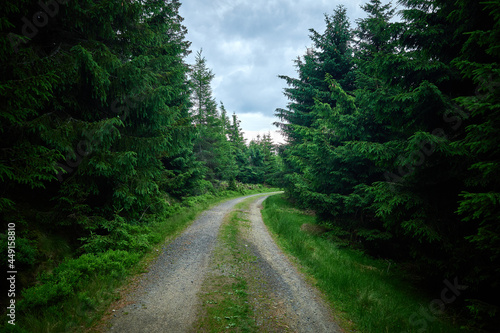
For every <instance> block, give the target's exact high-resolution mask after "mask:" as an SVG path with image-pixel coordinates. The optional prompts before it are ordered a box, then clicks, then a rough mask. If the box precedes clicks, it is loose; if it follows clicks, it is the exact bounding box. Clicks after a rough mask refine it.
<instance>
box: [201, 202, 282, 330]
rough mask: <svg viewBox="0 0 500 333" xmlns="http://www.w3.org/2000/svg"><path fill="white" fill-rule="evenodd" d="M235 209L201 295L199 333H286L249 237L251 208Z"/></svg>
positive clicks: (222, 232) (221, 235) (224, 227)
mask: <svg viewBox="0 0 500 333" xmlns="http://www.w3.org/2000/svg"><path fill="white" fill-rule="evenodd" d="M254 200H256V198H250V199H247V200H245V201H243V202H241V203H239V204H237V205H236V206H235V210H234V211H233V212H232V213H230V214H228V215H227V216H226V219H225V221H224V223H223V225H222V226H221V230H220V233H219V237H218V242H217V246H216V248H215V250H214V252H213V256H212V259H211V262H210V271H209V273H208V274H207V277H206V279H205V282H204V284H203V286H202V289H201V291H200V302H201V304H200V308H199V310H198V314H197V321H196V322H195V325H194V331H195V332H210V333H216V332H284V331H286V330H284V329H285V328H286V324H285V323H284V322H283V321H282V320H281V319H279V318H278V316H276V313H275V312H276V311H275V310H273V308H272V305H270V303H269V301H270V300H269V290H268V286H267V284H266V281H265V279H264V278H263V277H262V274H261V272H260V268H259V265H258V264H257V262H258V260H259V259H258V258H257V257H256V256H255V255H253V254H252V251H251V250H250V248H249V247H248V245H247V243H248V241H247V240H246V238H245V233H246V231H247V230H249V228H250V222H249V220H248V219H247V217H248V216H247V210H248V207H249V205H250V204H251V203H252V202H253V201H254Z"/></svg>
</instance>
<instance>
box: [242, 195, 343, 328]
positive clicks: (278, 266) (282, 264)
mask: <svg viewBox="0 0 500 333" xmlns="http://www.w3.org/2000/svg"><path fill="white" fill-rule="evenodd" d="M265 199H266V197H263V198H259V199H257V200H256V201H254V202H252V204H251V205H250V209H249V212H248V217H249V220H250V225H251V227H250V230H249V231H248V232H247V234H246V238H247V240H248V242H249V246H250V247H251V249H252V252H253V254H254V255H255V256H256V257H257V258H258V259H257V262H258V264H259V266H260V270H259V271H260V275H261V276H260V279H261V280H262V281H265V285H266V289H267V290H266V291H265V292H266V294H267V297H268V298H269V299H271V303H272V304H271V307H272V308H275V309H276V308H281V309H280V310H275V313H279V314H280V317H281V318H279V319H280V320H283V321H285V322H286V324H287V325H286V326H287V327H288V328H289V329H288V330H287V331H291V332H311V333H319V332H325V333H326V332H328V333H335V332H342V330H341V329H340V327H339V326H338V325H337V324H336V323H335V322H334V321H333V317H332V315H331V310H330V308H329V306H327V305H326V303H325V302H324V301H323V300H322V299H321V297H320V294H319V292H318V291H317V290H316V289H315V288H313V287H312V286H310V285H309V284H308V283H307V282H306V281H305V280H304V278H303V277H302V275H301V274H300V273H299V272H298V271H297V269H296V268H295V267H294V266H293V265H292V264H291V263H290V261H289V260H288V258H287V257H286V256H285V255H284V254H283V252H282V251H281V250H280V249H279V248H278V246H277V245H276V243H275V242H274V240H273V239H272V237H271V236H270V234H269V231H268V230H267V227H266V226H265V224H264V222H263V221H262V216H261V212H260V210H261V208H262V206H261V205H262V202H263V201H264V200H265Z"/></svg>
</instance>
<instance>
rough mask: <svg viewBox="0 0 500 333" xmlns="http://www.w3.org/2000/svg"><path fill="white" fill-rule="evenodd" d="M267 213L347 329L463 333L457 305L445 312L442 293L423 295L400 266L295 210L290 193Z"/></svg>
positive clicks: (270, 202)
mask: <svg viewBox="0 0 500 333" xmlns="http://www.w3.org/2000/svg"><path fill="white" fill-rule="evenodd" d="M262 215H263V219H264V223H265V224H266V225H267V226H268V228H269V230H270V232H271V233H272V234H273V236H274V238H275V240H276V242H277V243H278V245H279V246H280V247H281V248H282V249H283V250H284V251H285V252H287V253H288V254H289V255H291V256H293V257H295V258H297V260H296V262H297V263H298V266H299V267H300V269H302V270H303V271H304V272H305V273H306V275H307V276H309V277H310V278H311V281H313V282H314V284H316V285H317V287H318V288H319V289H320V290H321V291H322V292H323V293H324V294H325V295H326V297H327V299H328V301H329V302H330V304H331V305H332V307H333V309H334V313H335V316H336V318H337V319H338V320H339V324H340V325H341V326H342V327H343V328H344V329H346V330H347V331H349V332H374V333H381V332H429V333H431V332H436V333H437V332H441V333H449V332H459V331H462V332H463V330H462V329H461V324H460V321H458V319H459V315H458V314H456V313H454V312H453V310H452V307H451V306H452V305H453V304H450V306H448V305H446V307H445V308H444V309H443V310H444V311H441V310H442V309H441V308H440V307H439V306H436V304H437V303H436V301H434V300H435V299H440V298H441V295H442V294H441V291H438V292H437V293H436V294H435V295H432V294H429V295H425V294H422V292H421V291H420V290H419V289H418V288H417V287H416V286H415V285H414V284H412V283H411V281H410V280H408V279H407V276H405V274H404V273H403V272H402V271H401V270H399V267H398V265H396V264H394V263H391V262H388V261H386V260H382V259H374V258H372V257H370V256H369V255H366V254H364V253H363V252H362V251H359V250H354V249H352V248H350V247H348V246H346V243H345V242H344V241H342V240H341V239H339V238H337V237H336V236H334V235H333V233H332V232H331V230H330V231H328V229H326V228H325V227H323V226H320V225H318V224H317V217H316V216H314V215H313V214H311V212H306V211H301V210H298V209H296V208H294V206H293V205H292V204H291V203H290V202H288V201H287V200H286V199H285V197H284V195H274V196H271V197H269V198H267V199H266V200H265V201H264V209H263V211H262ZM445 287H446V286H445V285H443V288H445ZM447 297H449V295H447ZM433 301H434V302H433ZM435 303H436V304H435ZM457 321H458V322H457ZM468 331H469V332H470V331H471V330H468Z"/></svg>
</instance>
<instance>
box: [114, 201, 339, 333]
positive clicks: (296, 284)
mask: <svg viewBox="0 0 500 333" xmlns="http://www.w3.org/2000/svg"><path fill="white" fill-rule="evenodd" d="M257 195H258V194H257ZM252 196H256V195H251V196H245V197H241V198H237V199H233V200H229V201H226V202H224V203H222V204H220V205H218V206H216V207H214V208H212V209H210V210H207V211H205V212H204V213H203V214H202V215H200V216H199V217H198V219H196V221H195V222H194V223H193V224H192V225H191V226H190V227H189V228H187V229H186V231H185V232H184V233H183V234H182V235H180V236H179V237H178V238H176V239H175V240H174V241H173V242H172V243H171V244H169V245H168V246H167V247H166V248H165V250H164V251H163V253H161V254H160V256H159V257H158V259H157V260H156V262H155V263H154V264H152V265H151V266H150V268H149V271H148V273H146V274H145V276H144V278H143V279H142V280H141V281H140V283H139V287H138V288H137V289H136V290H135V291H134V292H132V293H131V294H130V295H128V296H127V298H128V300H129V302H128V304H129V305H127V306H125V307H123V308H122V309H120V310H117V311H116V312H115V316H114V317H113V318H112V319H111V325H112V326H111V329H110V331H109V332H120V333H121V332H126V333H129V332H130V333H133V332H151V333H153V332H168V333H170V332H172V333H175V332H189V331H190V330H192V328H191V327H192V325H193V323H194V321H195V319H196V310H197V308H198V307H199V305H200V304H199V303H200V302H199V298H198V295H197V294H198V293H199V292H200V288H201V286H202V284H203V281H204V278H205V275H206V273H207V271H209V267H208V265H209V263H210V256H211V253H212V250H213V249H214V246H215V243H216V241H217V234H218V231H219V227H220V225H221V223H222V221H223V219H224V216H225V215H226V214H228V213H229V212H231V211H232V209H233V207H234V205H235V204H237V203H239V202H241V201H243V200H244V199H246V198H249V197H252ZM266 197H267V196H265V197H261V198H259V199H257V200H256V201H255V202H253V203H252V204H251V206H250V211H249V219H250V222H251V228H250V229H249V230H247V231H246V232H245V238H246V240H247V241H248V245H249V247H250V249H251V251H252V252H253V254H254V255H255V256H257V258H258V259H257V264H258V265H259V272H260V273H259V274H261V275H262V280H263V281H266V283H265V284H263V285H265V286H266V288H269V290H268V295H269V300H270V301H271V302H272V303H273V304H274V306H275V307H277V306H279V307H281V308H282V309H281V310H282V311H280V312H282V313H283V315H282V317H283V318H285V320H286V322H287V326H288V327H289V328H290V330H291V331H294V332H315V333H317V332H332V333H334V332H341V330H340V328H339V327H338V326H337V325H336V324H335V323H334V322H333V319H332V317H331V314H330V310H329V307H328V306H327V305H326V304H325V303H324V302H323V301H322V299H321V298H320V297H319V294H318V292H317V291H316V290H315V289H314V288H312V287H311V286H310V285H308V284H307V283H306V282H305V281H304V279H303V278H302V276H301V275H300V273H298V271H297V270H296V269H295V267H294V266H293V265H292V264H291V263H290V262H289V260H288V259H287V257H286V256H285V255H284V254H283V253H282V252H281V250H280V249H279V248H278V247H277V246H276V244H275V243H274V241H273V239H272V238H271V236H270V235H269V232H268V231H267V228H266V227H265V225H264V224H263V222H262V217H261V214H260V208H259V207H260V205H261V203H262V201H263V200H264V199H265V198H266ZM290 330H286V331H290Z"/></svg>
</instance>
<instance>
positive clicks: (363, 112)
mask: <svg viewBox="0 0 500 333" xmlns="http://www.w3.org/2000/svg"><path fill="white" fill-rule="evenodd" d="M400 4H401V5H402V6H403V8H402V10H401V11H400V15H401V16H400V19H401V20H402V21H401V22H395V20H394V14H395V13H396V12H395V9H394V8H393V7H392V5H390V4H387V5H383V4H382V2H381V1H379V0H370V1H368V3H366V4H365V5H363V6H362V8H363V9H364V10H365V12H366V14H367V16H366V17H365V18H363V19H359V20H358V21H357V22H356V23H357V27H356V29H355V30H351V28H350V27H349V25H348V24H347V23H345V10H342V9H337V10H336V11H335V13H334V15H333V16H331V17H330V16H327V20H326V22H325V23H326V29H325V33H324V34H318V33H316V32H313V34H312V35H311V40H312V42H313V45H314V48H312V49H310V50H308V52H307V54H306V55H305V56H304V57H303V60H302V59H300V58H299V59H298V60H297V61H296V64H297V71H298V78H297V79H295V78H290V77H282V78H283V79H285V80H286V82H287V84H288V87H287V88H285V95H286V96H287V97H288V98H289V99H290V103H289V105H288V108H287V109H277V111H276V115H277V116H278V117H279V118H280V119H281V121H282V122H281V123H278V125H279V126H280V127H281V129H282V130H283V133H284V135H285V136H286V139H287V145H286V146H285V147H283V148H282V149H281V150H280V155H281V157H282V159H283V163H284V168H283V170H284V176H283V178H284V185H285V188H286V192H287V194H288V195H289V196H290V197H291V198H292V199H293V200H294V201H295V202H297V203H298V204H299V205H301V206H302V207H305V208H308V209H312V210H314V211H315V212H316V213H317V214H318V216H319V219H320V220H322V221H323V223H324V224H326V225H329V226H333V227H335V228H336V230H338V232H337V234H339V235H345V236H343V237H344V238H347V239H348V240H349V241H350V242H351V243H355V244H357V245H358V246H359V245H360V244H361V245H362V246H363V248H364V249H366V250H368V251H370V253H372V254H373V255H376V256H383V257H390V258H394V259H398V260H402V261H412V262H414V264H415V265H416V266H417V270H416V273H417V274H419V275H421V276H422V278H423V279H425V281H427V282H429V283H430V284H434V283H436V281H439V280H442V279H443V276H460V277H461V279H463V280H465V281H467V283H468V284H469V285H470V286H471V288H470V289H469V290H468V292H467V293H466V294H467V295H466V296H465V297H471V298H474V299H481V301H483V302H486V303H490V304H492V306H495V305H498V300H495V299H492V298H491V296H490V295H491V291H492V289H494V290H496V289H497V288H498V281H497V279H495V278H494V276H498V274H499V272H498V269H497V268H496V267H499V262H498V260H499V253H500V252H499V249H500V243H499V239H500V238H499V230H498V225H499V220H498V216H499V214H498V212H499V209H500V208H499V207H500V202H499V196H498V188H499V187H500V181H499V178H498V176H497V175H500V172H499V171H500V167H499V165H498V163H499V161H500V157H499V154H498V153H499V149H498V147H500V142H499V139H498V138H500V133H499V132H498V129H499V128H500V125H499V124H500V118H499V113H498V110H499V107H498V106H499V105H500V102H499V101H498V96H500V94H499V93H498V87H499V86H500V83H499V82H500V81H499V78H500V71H499V70H498V68H499V67H498V63H499V56H500V52H499V48H498V46H497V44H498V43H497V42H496V41H497V40H498V36H499V30H498V29H499V26H498V18H499V17H500V14H499V13H500V12H499V11H498V2H497V1H494V2H488V3H478V2H475V1H469V0H463V1H457V2H454V3H450V2H447V1H441V0H433V1H427V0H415V1H414V0H412V1H405V0H403V1H400Z"/></svg>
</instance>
